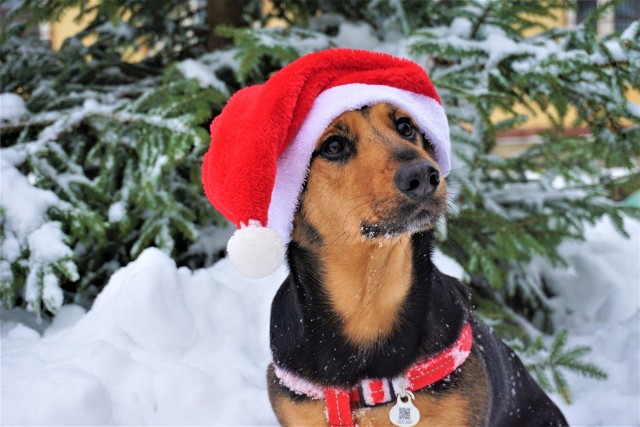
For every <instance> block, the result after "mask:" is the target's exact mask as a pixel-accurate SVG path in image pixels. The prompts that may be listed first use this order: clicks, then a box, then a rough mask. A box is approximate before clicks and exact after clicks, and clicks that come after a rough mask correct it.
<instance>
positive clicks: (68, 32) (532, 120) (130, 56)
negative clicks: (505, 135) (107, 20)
mask: <svg viewBox="0 0 640 427" xmlns="http://www.w3.org/2000/svg"><path fill="white" fill-rule="evenodd" d="M97 1H99V0H91V3H90V4H95V2H97ZM158 1H161V0H158ZM268 6H269V2H268V1H267V0H263V7H268ZM77 16H78V12H77V11H76V12H74V11H71V12H69V13H67V14H66V15H64V16H63V17H62V19H61V20H60V21H59V22H55V23H52V24H51V27H50V28H51V44H52V46H53V48H54V49H59V48H60V46H61V45H62V43H63V41H64V40H65V38H67V37H69V36H72V35H74V34H76V33H77V32H78V31H80V30H81V29H82V28H83V26H84V25H86V23H87V22H88V21H89V20H90V19H91V17H88V18H87V17H85V19H84V20H83V21H82V22H75V19H76V18H77ZM541 23H542V24H545V25H546V26H550V27H554V26H557V27H562V26H566V25H568V24H569V20H568V17H567V14H566V13H565V12H558V13H556V15H555V16H554V17H553V18H547V19H545V20H543V21H542V22H541ZM538 31H539V30H528V31H527V32H525V36H533V35H535V34H536V32H538ZM83 42H84V43H91V42H92V40H91V39H85V40H83ZM147 53H148V50H147V49H145V48H142V49H139V50H137V51H136V52H129V53H125V54H124V57H125V60H127V61H131V62H135V61H140V60H141V59H143V58H144V57H145V55H146V54H147ZM628 96H629V99H630V100H631V101H632V102H635V103H638V104H640V93H639V92H635V91H630V93H629V95H628ZM516 111H517V112H518V113H521V114H526V115H528V116H529V120H527V122H526V123H524V124H522V125H521V126H520V127H519V129H524V130H531V131H535V130H540V129H547V128H549V127H550V125H551V124H550V121H549V120H548V119H547V118H546V116H545V115H544V114H543V113H542V112H541V111H538V112H537V113H534V114H532V113H531V112H530V111H528V110H527V109H526V108H524V107H518V108H517V109H516ZM508 116H509V115H507V114H505V113H501V112H496V113H495V114H493V116H492V117H493V119H494V121H499V120H502V119H505V118H507V117H508ZM574 118H575V115H572V114H570V115H569V117H568V120H572V119H574ZM515 139H516V140H517V139H525V140H526V139H531V138H529V137H519V138H515ZM518 144H519V143H517V144H515V145H518ZM507 145H508V143H507ZM506 150H507V151H510V149H508V148H506Z"/></svg>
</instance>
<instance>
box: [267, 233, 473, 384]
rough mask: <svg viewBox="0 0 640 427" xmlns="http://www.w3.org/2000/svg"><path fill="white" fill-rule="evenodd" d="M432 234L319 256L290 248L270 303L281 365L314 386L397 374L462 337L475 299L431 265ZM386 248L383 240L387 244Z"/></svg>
mask: <svg viewBox="0 0 640 427" xmlns="http://www.w3.org/2000/svg"><path fill="white" fill-rule="evenodd" d="M431 240H432V235H431V233H429V232H424V233H416V234H414V235H413V236H406V237H405V238H403V237H400V238H395V239H385V240H382V241H360V240H358V241H356V242H353V244H352V245H339V244H337V245H335V246H331V247H330V248H323V249H322V250H319V249H313V248H310V247H309V246H302V245H300V244H298V243H297V242H296V241H292V242H291V243H290V244H289V249H288V259H289V266H290V269H291V274H290V276H289V277H288V278H287V279H286V280H285V282H284V283H283V284H282V286H281V288H280V290H279V291H278V293H277V295H276V297H275V298H274V301H273V306H272V314H271V316H272V319H271V347H272V352H273V356H274V361H275V362H276V364H278V365H279V366H281V367H283V368H285V369H288V370H290V371H292V372H295V373H296V374H298V375H301V376H303V377H305V378H307V379H308V380H310V381H314V382H318V383H321V384H326V385H333V386H352V385H353V384H355V383H356V382H358V381H360V380H361V379H363V378H381V377H394V376H396V375H399V374H400V373H402V372H403V371H404V370H405V369H407V368H408V367H409V366H411V365H412V364H413V363H415V362H417V361H419V360H421V359H423V358H425V357H427V356H429V355H430V354H433V353H436V352H438V351H440V350H442V349H444V348H446V347H448V346H449V345H451V344H452V343H453V342H454V341H455V340H456V338H457V336H458V334H459V332H460V330H461V329H462V326H463V325H464V323H465V322H466V320H467V318H468V312H469V310H468V302H467V297H466V294H465V292H464V290H462V289H460V288H459V286H458V285H457V282H456V281H455V280H453V279H450V278H448V277H447V276H445V275H443V274H442V273H440V272H439V271H438V270H437V268H436V267H435V266H434V265H433V263H432V261H431ZM380 242H382V243H381V244H380Z"/></svg>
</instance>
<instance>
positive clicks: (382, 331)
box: [267, 104, 487, 427]
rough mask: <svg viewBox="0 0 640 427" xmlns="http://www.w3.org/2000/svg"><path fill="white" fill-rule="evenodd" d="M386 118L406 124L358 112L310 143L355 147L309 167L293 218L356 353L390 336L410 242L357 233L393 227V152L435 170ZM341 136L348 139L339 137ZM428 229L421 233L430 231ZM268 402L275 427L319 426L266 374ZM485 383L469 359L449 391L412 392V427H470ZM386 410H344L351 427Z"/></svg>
mask: <svg viewBox="0 0 640 427" xmlns="http://www.w3.org/2000/svg"><path fill="white" fill-rule="evenodd" d="M393 111H395V119H397V118H400V117H410V116H409V115H408V114H406V113H404V112H403V111H401V110H398V109H395V107H393V106H391V105H388V104H376V105H374V106H372V107H370V108H369V109H368V111H366V112H362V111H351V112H347V113H344V114H342V115H341V116H340V117H338V118H337V119H336V120H335V121H334V122H333V123H332V124H331V125H330V126H329V127H328V128H327V130H326V131H325V132H324V134H323V135H322V136H321V137H320V139H319V140H318V141H317V144H316V149H318V148H319V147H320V146H321V144H322V143H323V142H324V141H325V140H326V139H327V138H328V137H329V136H331V135H340V136H348V137H349V138H351V139H353V140H357V147H356V149H357V155H356V156H354V158H352V159H350V160H349V161H348V162H347V163H346V164H335V163H332V162H328V161H325V160H324V159H317V160H316V161H314V162H313V163H312V165H311V168H310V172H309V178H308V180H307V189H306V191H305V192H304V193H303V196H302V199H301V203H300V209H299V210H298V212H297V213H296V215H295V218H294V231H293V235H292V237H293V240H295V241H296V242H297V243H298V244H300V245H302V246H306V247H309V248H312V249H313V251H314V253H315V254H317V256H318V257H319V259H320V260H321V261H322V265H323V270H324V271H323V279H324V282H323V284H324V286H325V288H326V292H327V295H328V296H329V299H330V302H331V304H332V307H333V309H334V311H335V312H336V313H337V315H338V316H339V317H340V320H341V324H342V329H343V331H342V332H343V334H344V336H345V337H346V338H347V340H348V341H349V342H350V343H351V344H353V345H355V346H357V347H359V348H361V349H366V348H367V347H370V346H373V345H376V343H378V342H380V341H381V340H382V339H384V338H385V337H386V336H388V334H389V333H390V332H391V331H392V330H393V328H394V325H395V324H396V322H397V321H398V317H399V313H398V310H399V307H400V306H401V304H402V302H403V300H404V298H406V296H407V294H408V292H409V289H410V286H411V282H412V245H411V243H410V239H411V236H410V233H403V234H400V235H398V236H392V237H377V238H374V239H369V238H366V237H363V236H362V233H361V231H360V226H361V224H362V222H363V221H367V222H369V223H376V222H383V223H384V222H385V221H390V220H393V218H394V215H398V214H397V213H396V212H397V210H398V206H400V204H401V203H402V198H403V196H402V195H401V194H400V192H399V191H398V190H397V188H396V186H395V183H394V176H395V172H396V171H397V169H398V167H399V166H400V162H399V161H398V160H395V159H394V153H397V151H398V150H401V149H410V150H417V152H418V153H419V158H421V159H426V160H429V161H430V162H431V163H433V164H434V165H436V166H437V163H436V162H435V160H434V159H433V157H432V151H431V149H430V147H425V146H423V144H424V141H422V137H421V136H418V138H417V141H416V144H412V143H410V142H408V141H407V140H405V139H403V138H402V137H401V136H400V135H399V134H398V132H397V129H396V128H395V124H394V122H393V120H392V119H391V118H390V114H391V112H393ZM345 129H346V130H347V132H348V135H345V134H344V131H345ZM432 200H433V203H432V209H433V211H434V213H437V214H442V213H443V212H444V209H445V206H446V202H445V200H446V188H445V184H444V182H441V183H440V185H439V187H438V189H437V191H436V192H435V194H434V195H433V196H432ZM433 226H435V224H429V225H428V226H426V228H432V227H433ZM267 382H268V385H269V397H270V399H271V404H272V406H273V409H274V412H275V414H276V416H277V418H278V421H279V422H280V423H281V424H282V425H285V426H326V425H327V421H326V418H325V403H324V401H321V400H311V399H308V398H304V397H295V398H294V397H293V396H292V394H291V393H290V392H289V391H288V390H287V389H286V388H284V387H283V386H282V385H281V384H280V383H279V381H278V379H277V378H276V377H275V374H274V372H273V367H270V369H269V371H268V378H267ZM486 399H487V396H486V382H485V375H484V371H483V368H482V366H481V365H480V363H479V362H478V360H477V356H475V355H473V354H472V356H471V357H470V358H469V360H468V361H467V362H466V363H465V364H464V365H463V367H462V368H461V373H460V374H459V375H458V377H457V379H456V386H455V388H452V389H451V390H448V389H447V390H445V391H441V390H440V391H432V390H426V391H419V392H417V393H416V400H415V402H414V404H415V405H416V406H417V407H418V408H419V410H420V412H421V414H422V416H421V419H420V424H419V425H421V426H426V425H429V426H455V425H480V424H481V423H482V420H483V417H484V413H483V412H482V411H483V410H484V408H485V407H486ZM393 404H395V402H392V403H390V404H387V405H382V406H378V407H373V408H366V407H362V408H354V411H353V414H354V421H355V422H356V424H357V425H359V426H361V427H365V426H391V425H392V424H391V422H390V421H389V409H390V408H391V407H392V405H393Z"/></svg>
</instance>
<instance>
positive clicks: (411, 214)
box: [360, 200, 444, 239]
mask: <svg viewBox="0 0 640 427" xmlns="http://www.w3.org/2000/svg"><path fill="white" fill-rule="evenodd" d="M394 211H395V212H394V213H393V214H392V215H390V216H387V218H384V217H383V216H380V219H379V220H376V221H368V220H363V221H362V222H361V223H360V234H361V235H362V237H364V238H366V239H376V238H379V237H384V238H391V237H396V236H399V235H401V234H405V233H409V234H413V233H416V232H419V231H425V230H429V229H432V228H434V227H435V226H436V224H437V223H438V221H439V219H440V217H441V216H442V214H443V213H444V203H442V202H438V201H433V200H432V201H431V203H430V204H429V205H425V204H422V203H420V204H416V203H411V204H408V203H407V204H401V205H400V206H399V207H398V208H396V209H394ZM383 218H384V219H383Z"/></svg>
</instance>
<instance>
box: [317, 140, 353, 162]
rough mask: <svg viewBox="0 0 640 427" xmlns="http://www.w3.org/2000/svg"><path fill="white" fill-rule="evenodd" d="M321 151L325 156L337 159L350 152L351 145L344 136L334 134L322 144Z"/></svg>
mask: <svg viewBox="0 0 640 427" xmlns="http://www.w3.org/2000/svg"><path fill="white" fill-rule="evenodd" d="M321 152H322V156H323V157H325V158H327V159H329V160H337V159H340V158H342V157H344V156H345V155H347V154H349V146H348V145H347V143H346V142H345V141H344V140H343V139H342V138H338V137H335V136H332V137H330V138H329V139H327V140H326V141H325V142H324V144H322V148H321Z"/></svg>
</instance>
